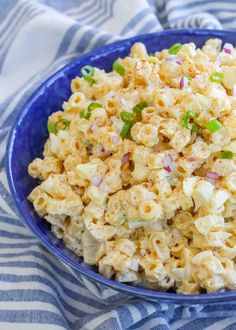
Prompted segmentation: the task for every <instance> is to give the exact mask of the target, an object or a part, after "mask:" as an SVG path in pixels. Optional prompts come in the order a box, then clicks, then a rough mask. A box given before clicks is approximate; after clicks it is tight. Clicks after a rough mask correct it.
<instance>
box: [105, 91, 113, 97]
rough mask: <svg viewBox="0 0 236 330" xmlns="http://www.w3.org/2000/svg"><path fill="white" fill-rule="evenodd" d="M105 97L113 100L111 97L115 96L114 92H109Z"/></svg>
mask: <svg viewBox="0 0 236 330" xmlns="http://www.w3.org/2000/svg"><path fill="white" fill-rule="evenodd" d="M107 96H108V97H109V98H113V97H114V96H115V92H114V91H110V92H109V93H108V94H107Z"/></svg>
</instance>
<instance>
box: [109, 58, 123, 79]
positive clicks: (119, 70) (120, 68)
mask: <svg viewBox="0 0 236 330" xmlns="http://www.w3.org/2000/svg"><path fill="white" fill-rule="evenodd" d="M112 67H113V70H115V71H116V72H117V73H119V74H120V75H121V76H123V75H124V74H125V68H124V67H123V65H121V64H120V63H118V62H117V61H115V62H114V63H113V66H112Z"/></svg>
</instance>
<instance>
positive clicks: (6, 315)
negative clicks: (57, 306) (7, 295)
mask: <svg viewBox="0 0 236 330" xmlns="http://www.w3.org/2000/svg"><path fill="white" fill-rule="evenodd" d="M0 320H1V322H11V323H16V322H19V323H39V324H55V325H60V326H62V327H65V328H66V329H70V327H69V324H68V323H67V322H66V321H65V320H64V319H63V318H62V317H61V316H59V315H58V314H56V313H52V312H48V311H42V310H33V309H32V310H27V311H24V310H22V311H19V310H11V311H8V310H5V311H4V310H0Z"/></svg>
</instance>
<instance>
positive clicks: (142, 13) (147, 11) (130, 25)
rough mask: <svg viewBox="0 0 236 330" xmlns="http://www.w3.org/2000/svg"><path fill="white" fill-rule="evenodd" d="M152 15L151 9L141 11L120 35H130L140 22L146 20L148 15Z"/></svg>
mask: <svg viewBox="0 0 236 330" xmlns="http://www.w3.org/2000/svg"><path fill="white" fill-rule="evenodd" d="M150 13H152V10H151V8H145V9H143V10H141V11H140V12H139V13H138V14H136V15H135V17H134V18H132V19H131V20H130V21H129V23H128V24H127V25H126V26H125V27H124V28H123V29H122V30H121V32H120V34H121V35H124V34H126V33H128V32H129V31H130V30H132V29H133V28H134V27H135V26H136V25H137V24H138V23H140V21H142V19H143V18H145V16H146V15H148V14H150Z"/></svg>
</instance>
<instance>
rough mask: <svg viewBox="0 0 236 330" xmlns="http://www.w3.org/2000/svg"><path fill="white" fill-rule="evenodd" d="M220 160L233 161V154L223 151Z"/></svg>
mask: <svg viewBox="0 0 236 330" xmlns="http://www.w3.org/2000/svg"><path fill="white" fill-rule="evenodd" d="M220 158H221V159H232V158H233V153H232V152H231V151H227V150H222V151H221V152H220Z"/></svg>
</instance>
